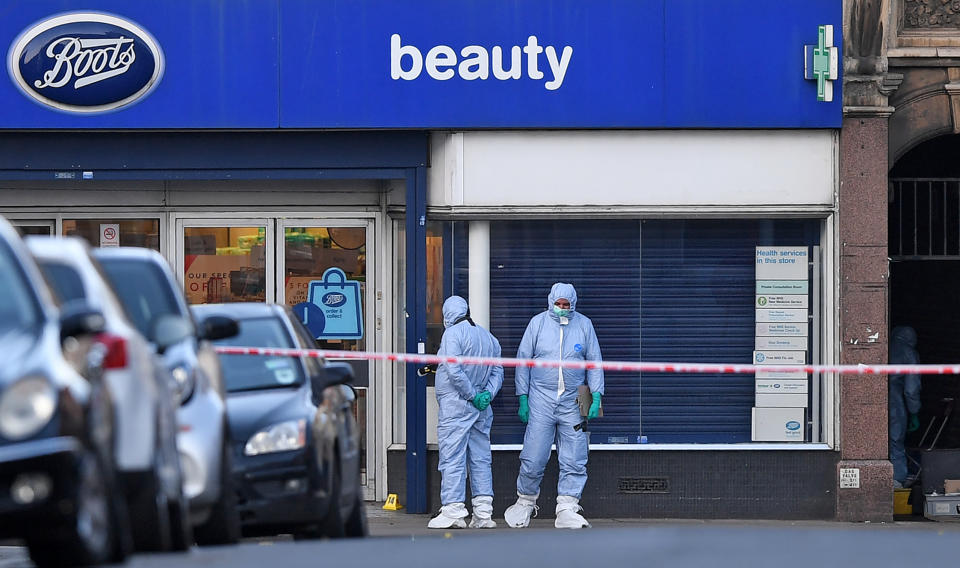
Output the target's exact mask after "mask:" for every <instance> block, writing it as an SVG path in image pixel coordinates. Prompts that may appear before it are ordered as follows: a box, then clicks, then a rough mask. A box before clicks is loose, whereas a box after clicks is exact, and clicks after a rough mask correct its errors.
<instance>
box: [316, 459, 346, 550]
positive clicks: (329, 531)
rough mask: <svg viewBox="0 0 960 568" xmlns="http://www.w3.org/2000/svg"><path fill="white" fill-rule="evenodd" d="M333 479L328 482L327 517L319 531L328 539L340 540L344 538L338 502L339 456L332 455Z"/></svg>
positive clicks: (339, 482) (339, 496)
mask: <svg viewBox="0 0 960 568" xmlns="http://www.w3.org/2000/svg"><path fill="white" fill-rule="evenodd" d="M334 456H335V457H334V460H333V471H332V472H331V475H332V477H333V479H332V480H331V482H330V495H329V501H330V504H329V505H328V506H327V517H326V518H325V519H324V520H323V525H322V526H321V531H322V532H323V534H324V535H325V536H328V537H330V538H342V537H343V536H344V524H343V507H342V504H341V502H340V500H341V499H342V498H343V496H342V495H341V493H343V483H342V480H341V476H340V456H339V455H337V454H334Z"/></svg>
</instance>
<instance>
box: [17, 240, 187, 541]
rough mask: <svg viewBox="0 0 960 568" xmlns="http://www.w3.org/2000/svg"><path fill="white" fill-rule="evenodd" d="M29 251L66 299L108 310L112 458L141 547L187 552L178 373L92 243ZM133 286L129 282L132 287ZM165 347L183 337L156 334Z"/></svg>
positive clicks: (59, 243)
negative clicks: (126, 304)
mask: <svg viewBox="0 0 960 568" xmlns="http://www.w3.org/2000/svg"><path fill="white" fill-rule="evenodd" d="M25 242H26V243H27V248H29V249H30V252H31V253H32V254H33V257H34V258H35V259H36V261H37V264H38V265H39V266H40V270H41V272H42V273H43V274H44V276H46V279H47V282H49V283H50V286H51V287H52V288H53V291H54V293H55V294H56V295H57V296H59V297H60V299H61V300H63V301H67V302H71V301H77V300H80V301H83V302H85V303H86V304H87V305H89V306H90V307H92V308H93V309H95V310H97V311H99V312H100V313H101V314H103V317H104V319H105V321H106V327H105V329H104V333H102V334H101V335H100V336H99V340H100V341H101V343H104V344H105V345H106V346H107V353H106V357H105V358H104V364H103V367H104V378H105V379H106V381H107V383H109V385H110V392H111V394H112V396H113V401H114V409H115V416H114V423H115V424H116V434H115V437H114V448H113V456H114V462H115V463H116V468H117V473H118V474H119V476H120V479H119V481H120V482H121V483H120V487H121V489H122V491H123V493H124V495H125V496H126V499H127V509H128V511H129V512H130V517H131V521H132V522H131V525H130V528H131V530H132V533H133V543H134V548H135V549H136V550H144V551H163V550H171V549H172V550H186V549H187V548H189V547H190V545H191V544H193V534H192V530H191V526H190V520H189V517H188V514H189V505H188V504H187V500H186V498H185V496H184V493H183V483H182V479H181V473H180V458H179V455H178V453H177V433H178V430H179V428H178V425H177V414H176V413H177V408H176V406H177V404H178V401H177V400H175V395H174V384H173V381H174V380H173V378H172V376H171V374H170V371H169V370H168V369H167V367H166V365H165V364H164V362H163V360H162V359H160V358H159V357H158V356H157V354H156V352H155V351H154V348H153V346H152V345H151V344H150V343H149V342H148V341H147V340H146V339H144V337H143V335H141V333H140V332H139V331H138V330H137V329H136V328H135V327H134V326H133V324H132V323H130V320H129V319H128V317H127V314H126V311H125V310H124V308H123V306H122V305H121V304H120V302H119V300H117V297H116V296H115V295H114V291H113V289H112V288H111V287H110V285H109V284H108V283H107V282H106V280H105V276H104V274H103V272H102V271H101V269H100V266H99V264H98V263H97V261H96V260H94V259H93V258H92V257H91V256H90V247H89V246H88V245H87V243H86V241H84V240H82V239H77V238H61V237H27V238H26V239H25ZM128 285H130V284H128ZM154 340H155V341H157V343H158V344H160V345H167V344H168V343H170V342H174V341H179V337H177V336H176V334H173V335H170V334H167V336H166V337H159V338H154Z"/></svg>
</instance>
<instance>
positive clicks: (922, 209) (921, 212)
mask: <svg viewBox="0 0 960 568" xmlns="http://www.w3.org/2000/svg"><path fill="white" fill-rule="evenodd" d="M889 201H890V213H889V218H888V239H889V243H888V245H889V251H890V256H891V257H892V258H893V259H895V260H907V259H922V258H944V257H952V258H960V180H958V179H946V178H898V179H893V180H891V182H890V196H889Z"/></svg>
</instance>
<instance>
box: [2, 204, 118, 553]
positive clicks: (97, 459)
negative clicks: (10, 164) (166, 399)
mask: <svg viewBox="0 0 960 568" xmlns="http://www.w3.org/2000/svg"><path fill="white" fill-rule="evenodd" d="M0 290H3V293H2V294H0V345H2V346H3V351H2V355H0V361H2V364H0V538H22V539H25V540H26V543H27V547H28V548H29V551H30V557H31V558H32V559H33V560H34V562H36V563H37V564H38V565H41V566H45V565H85V564H95V563H102V562H106V561H109V560H114V561H119V560H122V559H123V558H124V557H125V556H126V555H127V552H128V551H129V548H130V546H131V542H130V534H129V531H128V530H127V526H126V525H127V520H126V519H127V516H126V508H125V507H124V504H123V500H122V497H121V496H120V495H119V492H118V491H117V489H116V484H115V481H116V473H115V469H114V462H113V456H112V453H111V452H112V448H113V440H114V427H113V420H112V417H113V416H114V415H115V414H114V408H113V402H112V399H111V395H110V391H109V387H108V386H107V382H106V381H105V380H104V379H103V371H102V369H103V366H104V358H105V357H106V356H107V350H106V349H105V347H104V346H103V345H102V344H101V343H100V342H99V341H98V340H97V337H96V336H97V334H99V333H100V332H102V331H103V330H104V326H105V321H104V318H103V315H102V314H100V313H98V312H95V311H93V310H91V309H89V308H88V307H86V306H85V304H83V303H82V302H81V303H78V304H69V305H66V306H58V305H57V303H56V300H55V299H54V297H53V295H52V294H51V292H50V291H49V289H48V287H47V284H46V282H45V281H44V280H43V278H42V276H41V275H40V272H39V269H38V268H37V266H36V264H35V263H34V261H33V259H32V258H31V257H30V256H29V255H28V253H27V251H26V248H25V247H24V245H23V243H22V242H21V241H20V239H19V237H18V236H17V235H16V233H15V231H14V229H13V228H12V227H11V226H10V225H9V224H8V223H7V221H6V220H4V219H3V218H0Z"/></svg>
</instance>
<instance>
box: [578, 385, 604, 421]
mask: <svg viewBox="0 0 960 568" xmlns="http://www.w3.org/2000/svg"><path fill="white" fill-rule="evenodd" d="M591 404H593V395H592V394H591V393H590V387H588V386H587V385H580V386H579V387H577V405H578V406H580V416H584V417H585V416H587V414H589V413H590V405H591ZM601 416H603V402H601V403H600V413H599V414H597V418H600V417H601Z"/></svg>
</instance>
